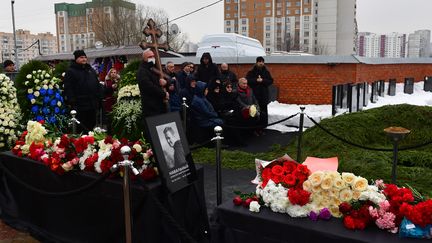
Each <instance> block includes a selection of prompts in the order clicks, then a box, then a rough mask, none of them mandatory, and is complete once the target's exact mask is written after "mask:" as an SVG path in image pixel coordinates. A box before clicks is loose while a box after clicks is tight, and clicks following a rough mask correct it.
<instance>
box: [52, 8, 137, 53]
mask: <svg viewBox="0 0 432 243" xmlns="http://www.w3.org/2000/svg"><path fill="white" fill-rule="evenodd" d="M54 8H55V14H56V27H57V39H58V51H59V52H71V51H74V50H77V49H85V48H92V47H95V44H96V42H97V41H99V40H100V39H101V35H105V34H107V32H109V31H111V30H110V29H108V27H107V23H106V22H107V20H112V19H113V18H114V17H115V14H118V13H122V14H125V15H127V14H131V13H135V4H134V3H131V2H127V1H123V0H92V1H91V2H85V3H81V4H73V3H56V4H54ZM104 28H106V29H104ZM118 28H120V26H118ZM124 38H127V36H125V37H124Z"/></svg>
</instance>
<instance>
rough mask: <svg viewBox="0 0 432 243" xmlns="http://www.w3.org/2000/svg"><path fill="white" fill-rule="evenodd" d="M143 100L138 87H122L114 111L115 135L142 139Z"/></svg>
mask: <svg viewBox="0 0 432 243" xmlns="http://www.w3.org/2000/svg"><path fill="white" fill-rule="evenodd" d="M141 113H142V112H141V99H140V92H139V88H138V85H137V84H136V85H126V86H124V87H122V88H121V89H120V90H119V92H118V96H117V103H116V104H115V105H114V107H113V111H112V114H111V115H112V117H113V121H112V127H113V131H114V134H115V135H117V136H120V137H128V138H130V139H133V140H135V139H138V138H140V137H141V133H140V132H139V131H142V130H143V128H142V127H141V122H139V121H140V119H141V115H142V114H141Z"/></svg>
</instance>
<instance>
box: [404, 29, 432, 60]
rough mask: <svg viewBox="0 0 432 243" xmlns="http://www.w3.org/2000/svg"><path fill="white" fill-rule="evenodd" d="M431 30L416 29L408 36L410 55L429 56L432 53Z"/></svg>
mask: <svg viewBox="0 0 432 243" xmlns="http://www.w3.org/2000/svg"><path fill="white" fill-rule="evenodd" d="M430 42H431V31H430V30H416V31H414V33H412V34H409V36H408V57H429V56H430V55H431V46H430Z"/></svg>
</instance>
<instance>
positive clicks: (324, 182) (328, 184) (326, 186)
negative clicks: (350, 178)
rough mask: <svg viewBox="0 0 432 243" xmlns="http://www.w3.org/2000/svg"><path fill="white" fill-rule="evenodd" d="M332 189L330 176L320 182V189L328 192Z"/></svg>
mask: <svg viewBox="0 0 432 243" xmlns="http://www.w3.org/2000/svg"><path fill="white" fill-rule="evenodd" d="M331 187H333V178H332V177H331V176H328V175H326V176H324V178H323V179H322V182H321V188H322V189H324V190H328V189H330V188H331Z"/></svg>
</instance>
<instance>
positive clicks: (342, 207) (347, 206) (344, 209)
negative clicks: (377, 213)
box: [339, 202, 352, 215]
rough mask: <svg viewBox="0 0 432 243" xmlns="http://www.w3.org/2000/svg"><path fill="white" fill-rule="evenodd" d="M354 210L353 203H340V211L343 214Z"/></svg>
mask: <svg viewBox="0 0 432 243" xmlns="http://www.w3.org/2000/svg"><path fill="white" fill-rule="evenodd" d="M351 210H352V207H351V204H349V203H346V202H343V203H341V204H340V205H339V211H340V212H341V213H342V214H343V215H346V214H349V213H350V212H351Z"/></svg>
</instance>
